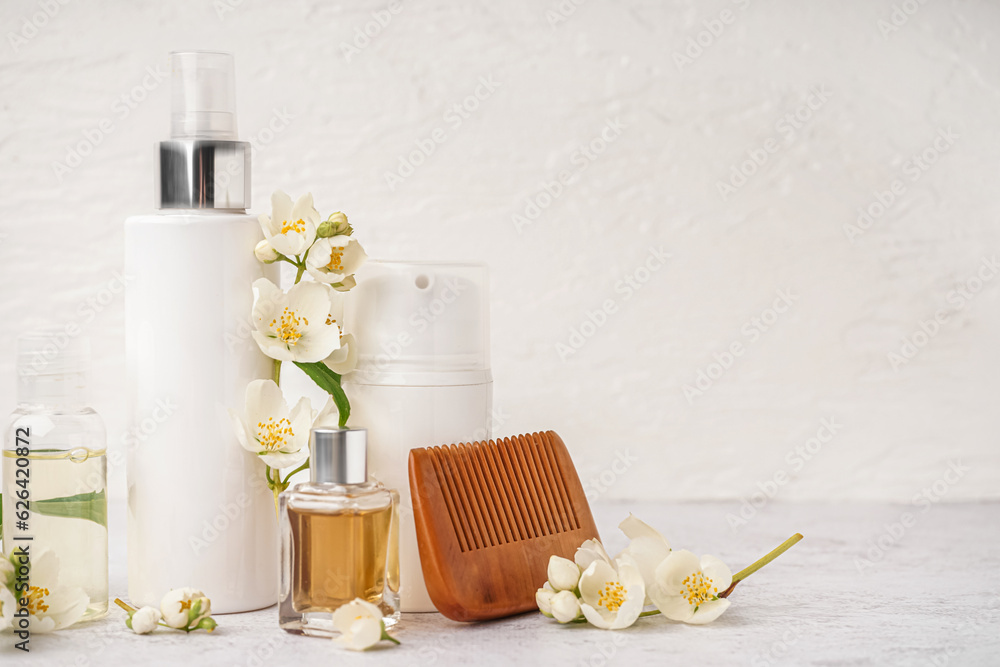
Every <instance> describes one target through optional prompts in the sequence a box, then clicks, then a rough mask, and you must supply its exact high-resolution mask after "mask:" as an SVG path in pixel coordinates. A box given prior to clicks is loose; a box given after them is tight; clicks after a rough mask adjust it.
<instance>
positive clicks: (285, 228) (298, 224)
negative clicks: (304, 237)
mask: <svg viewBox="0 0 1000 667" xmlns="http://www.w3.org/2000/svg"><path fill="white" fill-rule="evenodd" d="M305 230H306V221H305V220H303V219H302V218H299V219H298V220H296V221H295V222H289V221H288V220H282V221H281V233H282V234H287V233H288V232H295V233H296V234H301V233H302V232H304V231H305Z"/></svg>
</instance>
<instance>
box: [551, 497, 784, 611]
mask: <svg viewBox="0 0 1000 667" xmlns="http://www.w3.org/2000/svg"><path fill="white" fill-rule="evenodd" d="M619 528H621V530H622V532H624V533H625V534H626V535H627V536H628V537H629V538H631V542H630V543H629V546H628V547H627V548H626V549H625V550H624V551H622V553H621V554H619V555H618V557H617V558H615V559H614V560H612V559H611V558H610V557H609V556H608V554H607V551H606V550H605V549H604V546H603V545H602V544H601V543H600V542H599V541H597V540H587V541H586V542H584V543H583V544H582V545H580V547H579V548H578V549H577V551H576V554H575V556H574V560H573V561H570V560H568V559H566V558H562V557H560V556H556V555H553V556H552V557H551V558H550V559H549V565H548V569H547V572H546V574H547V576H548V581H547V582H545V584H544V585H543V586H542V588H539V589H538V591H537V592H536V593H535V603H536V604H537V605H538V610H539V611H540V612H541V613H542V615H544V616H547V617H549V618H554V619H555V620H556V621H558V622H559V623H583V622H589V623H590V624H591V625H594V626H596V627H599V628H603V629H606V630H620V629H623V628H627V627H629V626H631V625H632V624H633V623H634V622H635V621H636V620H637V619H638V618H640V617H643V616H653V615H657V614H662V615H663V616H664V617H666V618H668V619H670V620H673V621H682V622H685V623H692V624H705V623H709V622H711V621H714V620H715V619H716V618H718V617H719V616H720V615H722V613H723V612H724V611H725V610H726V609H728V608H729V605H730V602H729V600H728V597H729V595H730V593H732V592H733V589H734V588H735V587H736V584H738V583H739V582H740V581H742V580H744V579H746V578H747V577H748V576H750V575H751V574H753V573H754V572H756V571H757V570H759V569H761V568H762V567H764V566H765V565H767V564H768V563H770V562H771V561H772V560H774V559H775V558H777V557H778V556H780V555H781V554H783V553H784V552H785V551H787V550H788V549H790V548H791V547H792V546H794V545H795V544H796V543H797V542H798V541H799V540H801V539H802V535H801V534H799V533H796V534H795V535H793V536H792V537H790V538H788V539H787V540H785V541H784V542H783V543H782V544H780V545H779V546H778V547H776V548H775V549H773V550H772V551H771V552H769V553H768V554H767V555H766V556H764V557H763V558H760V559H759V560H757V561H755V562H754V563H753V564H752V565H750V566H748V567H746V568H744V569H742V570H740V571H739V572H737V573H736V574H732V573H731V572H730V570H729V568H728V567H726V565H725V563H723V562H722V561H721V560H719V559H718V558H716V557H715V556H702V557H701V558H699V557H698V556H696V555H695V554H693V553H691V552H690V551H686V550H679V551H673V550H671V548H670V543H669V542H668V541H667V539H666V538H665V537H663V535H661V534H660V533H659V531H657V530H656V529H654V528H653V527H652V526H650V525H648V524H646V523H644V522H643V521H641V520H639V519H637V518H636V517H634V516H632V515H631V514H630V515H629V516H628V518H626V519H625V520H624V521H622V523H621V524H620V525H619ZM574 561H575V562H574ZM573 565H576V568H575V569H574V568H573V567H571V566H573ZM580 569H582V573H581V574H579V576H577V571H578V570H580ZM574 580H575V581H574ZM644 605H653V606H655V609H650V610H648V611H643V606H644ZM578 610H579V611H578ZM581 614H582V617H581Z"/></svg>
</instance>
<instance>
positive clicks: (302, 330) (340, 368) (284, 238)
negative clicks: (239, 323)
mask: <svg viewBox="0 0 1000 667" xmlns="http://www.w3.org/2000/svg"><path fill="white" fill-rule="evenodd" d="M259 220H260V227H261V229H262V230H263V232H264V240H263V241H261V242H260V243H259V244H258V245H257V248H256V250H255V251H254V254H255V255H256V256H257V259H259V260H260V261H262V262H264V263H265V264H271V263H273V262H285V263H288V264H291V265H292V266H294V267H295V268H296V270H297V273H296V276H295V284H294V285H293V286H292V288H291V289H289V290H288V291H287V292H283V291H282V290H281V289H280V288H278V287H277V286H276V285H275V284H274V283H272V282H271V281H270V280H267V279H266V278H261V279H260V280H258V281H256V282H255V283H254V284H253V291H254V307H253V322H254V327H255V331H254V332H253V334H252V335H253V339H254V340H255V341H256V342H257V345H258V346H259V347H260V349H261V351H262V352H264V354H266V355H267V356H269V357H270V358H272V359H274V360H275V361H277V362H282V361H293V362H297V363H307V364H308V363H317V362H323V363H324V364H326V366H327V367H329V368H330V369H331V370H332V371H333V372H334V373H338V374H343V373H346V372H348V371H350V370H352V369H353V367H354V361H355V359H354V356H353V353H352V352H351V350H350V347H351V342H352V341H351V339H350V337H349V336H345V335H344V332H343V326H342V324H343V311H344V305H343V296H342V294H341V293H342V292H346V291H348V290H350V289H351V288H352V287H354V285H355V284H356V281H355V278H354V273H355V272H356V271H357V270H358V269H359V268H361V265H362V264H364V262H365V260H366V259H367V258H368V256H367V255H366V254H365V251H364V249H363V248H362V247H361V244H360V243H358V242H357V241H356V240H355V239H353V238H351V234H353V233H354V230H353V228H352V227H351V225H350V224H349V223H348V222H347V216H346V215H344V214H343V213H341V212H340V211H338V212H336V213H334V214H332V215H331V216H330V217H329V218H328V219H327V220H326V221H324V222H320V221H319V212H318V211H316V209H315V208H313V197H312V195H311V194H305V195H303V196H301V197H299V199H298V201H296V202H295V203H294V204H293V203H292V199H291V197H289V196H288V195H287V194H285V193H284V192H281V191H280V190H279V191H278V192H275V193H274V195H272V197H271V215H262V216H260V218H259ZM306 273H308V275H309V276H310V277H311V278H312V281H307V282H301V281H302V278H303V276H304V275H305V274H306ZM338 352H339V353H338Z"/></svg>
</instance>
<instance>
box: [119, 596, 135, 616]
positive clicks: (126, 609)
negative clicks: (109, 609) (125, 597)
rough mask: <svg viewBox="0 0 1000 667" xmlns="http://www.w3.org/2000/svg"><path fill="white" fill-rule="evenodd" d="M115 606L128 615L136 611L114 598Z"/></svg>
mask: <svg viewBox="0 0 1000 667" xmlns="http://www.w3.org/2000/svg"><path fill="white" fill-rule="evenodd" d="M115 604H116V605H118V606H119V607H121V608H122V609H124V610H125V611H127V612H128V613H130V614H134V613H135V611H136V609H135V607H132V606H129V605H127V604H125V602H123V601H122V599H121V598H115Z"/></svg>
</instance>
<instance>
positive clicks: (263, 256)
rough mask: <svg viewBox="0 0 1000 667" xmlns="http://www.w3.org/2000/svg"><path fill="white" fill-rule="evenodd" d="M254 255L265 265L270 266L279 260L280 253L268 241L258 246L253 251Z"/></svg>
mask: <svg viewBox="0 0 1000 667" xmlns="http://www.w3.org/2000/svg"><path fill="white" fill-rule="evenodd" d="M253 254H254V255H255V256H256V257H257V259H258V260H260V261H261V262H264V263H265V264H270V263H271V262H276V261H277V260H278V251H277V250H275V249H274V248H273V247H272V246H271V244H270V243H268V242H267V240H266V239H265V240H263V241H261V242H260V243H258V244H257V247H256V248H254V249H253Z"/></svg>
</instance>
